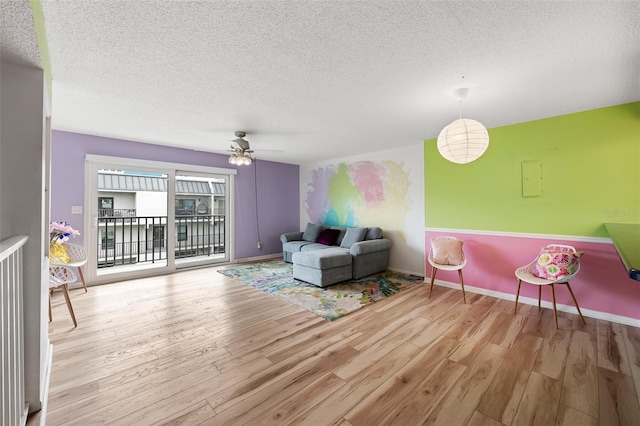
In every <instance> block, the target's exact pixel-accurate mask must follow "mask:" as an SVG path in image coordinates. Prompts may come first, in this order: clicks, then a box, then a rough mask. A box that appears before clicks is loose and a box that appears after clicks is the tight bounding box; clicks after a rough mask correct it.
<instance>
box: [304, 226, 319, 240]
mask: <svg viewBox="0 0 640 426" xmlns="http://www.w3.org/2000/svg"><path fill="white" fill-rule="evenodd" d="M320 231H322V225H316V224H313V223H307V229H305V230H304V234H302V239H303V240H304V241H309V242H310V243H315V242H316V240H317V239H318V236H319V235H320Z"/></svg>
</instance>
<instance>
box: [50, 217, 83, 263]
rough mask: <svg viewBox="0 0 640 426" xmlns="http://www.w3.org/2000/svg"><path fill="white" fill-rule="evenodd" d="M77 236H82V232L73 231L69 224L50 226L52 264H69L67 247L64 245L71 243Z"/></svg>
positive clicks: (53, 223) (52, 223) (55, 223)
mask: <svg viewBox="0 0 640 426" xmlns="http://www.w3.org/2000/svg"><path fill="white" fill-rule="evenodd" d="M76 235H80V232H78V231H76V230H75V229H73V228H72V227H71V225H69V224H68V223H67V222H51V223H50V224H49V257H51V260H52V262H54V261H55V262H56V263H69V261H70V259H69V255H68V254H67V247H65V246H64V245H63V244H62V243H64V242H66V241H69V238H71V237H73V238H75V237H76Z"/></svg>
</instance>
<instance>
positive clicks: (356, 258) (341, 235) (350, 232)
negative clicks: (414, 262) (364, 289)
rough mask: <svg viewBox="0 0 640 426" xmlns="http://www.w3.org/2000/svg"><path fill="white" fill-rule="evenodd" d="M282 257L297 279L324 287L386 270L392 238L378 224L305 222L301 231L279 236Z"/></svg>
mask: <svg viewBox="0 0 640 426" xmlns="http://www.w3.org/2000/svg"><path fill="white" fill-rule="evenodd" d="M280 240H281V241H282V256H283V258H284V261H285V262H289V263H293V276H294V278H296V279H299V280H302V281H306V282H309V283H311V284H315V285H317V286H319V287H326V286H329V285H331V284H336V283H338V282H341V281H346V280H349V279H358V278H362V277H365V276H367V275H372V274H375V273H378V272H383V271H385V270H386V269H387V261H388V258H389V249H390V248H391V241H390V240H388V239H387V238H384V236H383V234H382V229H380V228H378V227H372V228H362V227H351V228H348V227H334V226H322V225H315V224H312V223H309V224H307V227H306V229H305V230H304V231H303V232H289V233H285V234H282V235H281V236H280Z"/></svg>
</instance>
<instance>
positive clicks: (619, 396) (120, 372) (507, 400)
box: [46, 268, 640, 426]
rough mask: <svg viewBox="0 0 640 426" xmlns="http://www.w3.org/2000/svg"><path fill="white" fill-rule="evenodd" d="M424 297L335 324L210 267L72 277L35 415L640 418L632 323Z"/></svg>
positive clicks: (58, 305) (56, 312)
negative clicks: (80, 280)
mask: <svg viewBox="0 0 640 426" xmlns="http://www.w3.org/2000/svg"><path fill="white" fill-rule="evenodd" d="M515 285H516V284H515V282H514V286H515ZM427 294H428V286H427V285H420V286H416V288H413V289H411V290H407V291H405V292H403V293H400V294H398V295H395V296H393V297H391V298H389V299H386V300H384V301H381V302H378V303H375V304H373V305H370V306H368V307H366V308H364V309H361V310H359V311H357V312H355V313H352V314H349V315H347V316H345V317H342V318H339V319H337V320H335V321H332V322H330V321H326V320H324V319H323V318H320V317H317V316H315V315H313V314H311V313H309V312H307V311H304V310H302V309H300V308H297V307H295V306H293V305H290V304H288V303H286V302H284V301H281V300H279V299H276V298H274V297H272V296H269V295H267V294H265V293H262V292H261V291H258V290H255V289H253V288H251V287H248V286H246V285H244V284H242V283H240V282H239V281H236V280H233V279H230V278H228V277H225V276H223V275H222V274H219V273H217V272H216V269H215V268H207V269H197V270H191V271H186V272H179V273H176V274H173V275H168V276H163V277H154V278H145V279H136V280H131V281H126V282H120V283H116V284H108V285H102V286H95V287H90V288H89V291H88V293H84V292H83V290H73V291H72V292H71V299H72V303H73V306H74V309H75V313H76V317H77V319H78V327H77V328H76V329H74V328H73V326H72V323H71V319H70V317H69V313H68V312H67V310H66V309H67V308H66V305H65V303H64V299H63V298H62V294H61V293H59V292H56V293H55V294H54V296H53V300H52V304H53V322H51V323H50V339H51V343H52V344H53V346H54V353H53V369H52V374H51V385H50V394H49V400H48V412H47V415H46V421H47V423H46V424H47V425H52V426H54V425H83V426H85V425H103V424H104V425H107V424H108V425H136V426H137V425H181V424H182V425H225V424H231V425H241V424H250V425H261V424H264V425H276V424H303V425H352V426H357V425H378V424H381V425H386V424H393V425H414V424H415V425H419V424H441V425H501V424H505V425H529V424H531V425H533V424H537V425H553V424H557V425H590V424H593V425H598V424H600V425H639V424H640V330H639V329H637V328H634V327H627V326H623V325H620V324H614V323H610V322H607V321H599V320H593V319H590V318H587V319H586V320H587V323H586V325H583V324H582V322H581V321H580V319H579V317H577V316H575V315H572V314H567V313H561V312H559V313H558V315H559V318H558V323H559V327H560V328H559V330H556V329H555V323H554V321H553V313H552V311H550V310H548V309H543V310H542V311H539V310H538V309H537V307H533V306H522V305H521V306H520V308H519V309H518V314H515V315H514V314H513V302H509V301H505V300H499V299H493V298H491V297H487V296H479V295H476V294H468V295H467V304H466V305H465V304H463V303H462V294H461V293H460V292H459V291H456V290H452V289H448V288H443V287H435V288H434V291H433V295H432V298H431V299H428V298H427Z"/></svg>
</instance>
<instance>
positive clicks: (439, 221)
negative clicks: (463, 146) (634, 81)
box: [424, 102, 640, 237]
mask: <svg viewBox="0 0 640 426" xmlns="http://www.w3.org/2000/svg"><path fill="white" fill-rule="evenodd" d="M489 138H490V139H489V148H488V150H487V152H485V154H484V155H483V156H482V157H480V158H479V159H478V160H476V161H474V162H472V163H469V164H462V165H461V164H454V163H451V162H449V161H447V160H445V159H444V158H442V157H441V156H440V154H439V153H438V149H437V146H436V139H430V140H426V141H425V142H424V148H425V149H424V155H425V159H424V164H425V170H424V176H425V226H427V227H434V228H453V229H473V230H489V231H505V232H524V233H542V234H560V235H579V236H594V237H607V236H608V234H607V232H606V231H605V229H604V227H603V223H607V222H619V223H640V102H634V103H630V104H625V105H618V106H613V107H608V108H601V109H596V110H591V111H586V112H580V113H575V114H569V115H563V116H559V117H553V118H547V119H543V120H537V121H531V122H526V123H520V124H514V125H510V126H504V127H497V128H494V129H489ZM525 161H538V162H540V164H541V170H542V195H541V196H539V197H530V198H524V197H523V196H522V195H523V194H522V162H525Z"/></svg>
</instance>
